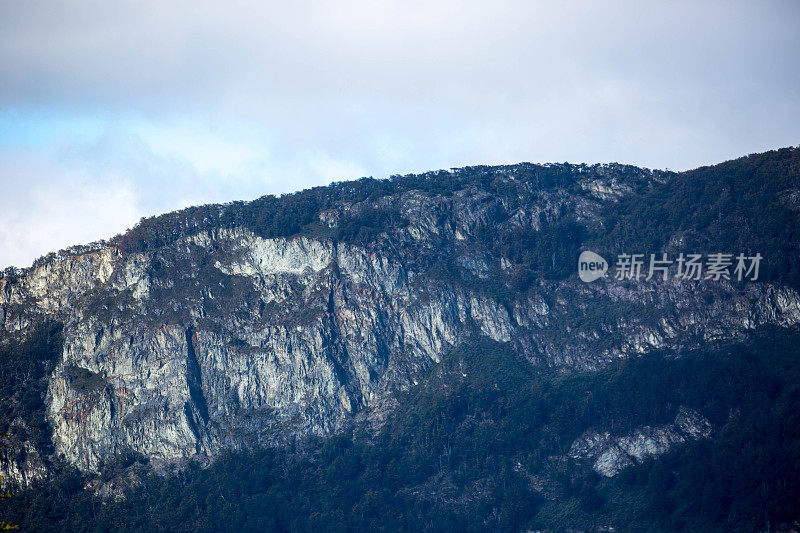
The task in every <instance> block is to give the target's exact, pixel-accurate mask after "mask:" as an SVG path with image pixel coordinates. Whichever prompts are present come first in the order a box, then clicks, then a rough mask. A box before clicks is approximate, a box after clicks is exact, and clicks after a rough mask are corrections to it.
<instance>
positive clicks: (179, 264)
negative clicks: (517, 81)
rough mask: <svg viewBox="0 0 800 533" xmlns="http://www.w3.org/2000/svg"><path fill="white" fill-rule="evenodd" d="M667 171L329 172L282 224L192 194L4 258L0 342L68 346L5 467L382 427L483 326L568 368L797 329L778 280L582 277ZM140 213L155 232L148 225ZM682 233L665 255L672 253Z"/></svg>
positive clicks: (602, 447) (620, 443)
mask: <svg viewBox="0 0 800 533" xmlns="http://www.w3.org/2000/svg"><path fill="white" fill-rule="evenodd" d="M793 157H794V156H793ZM475 176H477V178H476V177H475ZM677 179H679V175H675V174H671V173H667V172H653V171H649V170H644V169H637V168H634V167H627V166H622V165H595V166H584V165H553V166H536V165H518V166H509V167H475V168H470V169H460V170H454V171H452V172H439V173H431V174H429V175H425V176H422V177H419V176H415V177H405V178H399V177H398V178H394V179H393V180H390V181H389V182H387V183H392V184H394V186H392V187H390V186H389V185H381V184H380V183H377V185H376V184H374V183H372V182H371V181H370V182H369V183H365V182H355V183H351V184H337V185H334V186H332V187H331V188H329V189H321V190H314V191H313V193H314V195H315V198H324V201H317V202H316V203H315V204H314V205H313V206H312V207H311V208H304V209H305V210H304V211H303V212H296V213H289V215H288V216H289V217H290V219H291V220H300V221H301V222H302V225H300V226H298V227H294V226H293V227H290V229H288V230H285V229H280V230H276V231H273V228H274V225H275V224H276V223H274V219H273V225H272V226H269V227H268V228H265V227H264V225H263V222H259V221H258V219H257V220H256V222H253V221H252V219H250V218H248V217H247V216H244V215H241V216H240V214H241V213H246V214H251V213H252V212H258V209H260V207H259V205H260V204H258V201H257V202H254V203H253V204H228V205H224V206H206V207H204V208H202V209H203V210H202V211H187V212H182V213H178V214H174V215H169V217H172V218H161V219H154V220H151V221H143V223H142V225H140V227H139V228H135V229H134V230H132V231H131V232H129V233H128V234H126V235H123V236H120V237H117V238H115V239H113V240H111V241H109V242H107V243H98V244H94V245H91V246H88V247H80V248H74V249H69V250H65V251H62V252H59V253H58V254H51V255H50V256H47V257H45V258H42V259H40V260H39V261H37V262H36V263H35V264H34V265H33V266H32V267H31V268H28V269H23V270H14V269H9V270H7V271H6V272H5V273H4V276H3V278H0V331H1V332H2V336H3V339H4V341H3V342H6V343H12V342H21V341H20V339H24V338H25V336H26V335H27V332H28V331H30V330H31V328H32V327H33V325H34V324H36V323H37V322H39V321H41V320H44V319H47V320H51V321H55V322H57V323H59V324H61V325H62V327H63V330H62V336H63V344H62V345H61V351H60V354H58V357H57V360H55V361H54V364H53V365H52V368H48V371H47V374H46V376H45V378H46V380H47V387H46V396H45V397H44V400H45V413H46V420H47V423H48V426H49V428H50V430H51V433H50V435H51V437H50V438H51V440H52V452H47V451H44V450H40V449H38V448H37V446H38V445H37V444H35V443H33V442H30V441H28V440H25V439H24V438H22V439H20V438H17V440H16V441H14V440H13V439H10V438H9V439H10V440H9V439H7V444H8V446H9V447H10V448H9V449H8V450H7V452H8V453H7V461H5V462H4V463H3V464H4V474H5V475H6V477H7V479H13V480H15V481H16V482H18V483H20V484H23V485H24V484H27V483H29V482H30V481H31V480H33V479H37V478H40V477H42V476H45V475H46V473H47V464H48V461H50V460H51V459H52V460H56V458H62V459H64V460H66V461H67V462H68V463H71V464H74V465H76V466H77V467H78V468H80V469H82V470H85V471H98V470H99V469H100V467H101V465H102V464H103V463H104V462H106V461H109V460H111V459H113V458H114V457H115V456H117V455H119V454H121V453H124V452H129V451H133V452H138V453H141V454H143V455H144V456H146V457H148V458H150V459H151V460H153V461H154V462H158V461H165V462H170V461H175V460H180V459H185V458H191V457H213V456H215V455H216V454H218V453H219V452H220V451H222V450H225V449H239V448H243V447H252V446H265V445H276V444H280V443H283V442H287V441H289V440H292V439H293V438H295V437H297V436H302V435H308V434H316V435H329V434H332V433H335V432H337V431H339V430H341V429H342V428H344V427H347V426H348V425H350V424H353V423H362V422H365V421H366V422H370V423H372V424H378V425H379V424H380V422H381V420H382V419H383V418H384V417H385V416H386V414H387V413H388V412H391V410H392V409H393V406H394V405H395V403H396V402H397V397H398V396H397V394H396V393H397V392H398V391H404V390H409V389H412V388H413V387H415V386H416V385H417V383H418V381H419V380H420V379H421V377H420V376H422V375H424V374H425V373H426V372H427V371H429V370H430V369H431V368H432V367H434V366H435V365H437V364H438V363H439V362H440V360H441V359H442V358H443V357H445V356H446V354H447V353H448V352H449V351H450V350H452V349H453V348H454V347H456V346H458V345H460V344H463V343H466V342H470V340H471V339H475V338H477V337H488V338H489V339H492V340H493V341H496V342H499V343H506V344H508V345H509V346H511V347H513V349H514V350H515V351H516V352H517V353H519V354H522V355H523V356H524V357H525V358H526V359H527V360H528V361H529V363H530V364H531V365H534V366H537V367H541V368H550V369H554V370H556V371H559V372H564V373H567V372H571V371H575V370H581V371H591V370H597V369H601V368H604V367H605V366H606V365H608V364H609V363H610V362H613V361H615V360H618V359H620V358H628V357H634V356H638V355H640V354H644V353H647V352H651V351H654V350H666V351H673V352H678V351H680V350H684V349H691V348H695V347H698V346H701V345H706V344H708V343H715V342H726V341H737V340H742V339H744V338H746V337H747V336H748V335H749V334H750V333H751V332H753V331H756V330H759V329H762V328H765V327H778V328H784V329H793V328H796V326H797V325H798V323H799V322H800V294H798V291H797V290H796V289H795V288H794V286H793V285H792V284H790V283H786V282H784V281H782V280H780V279H762V280H759V281H758V282H743V283H737V282H734V281H729V280H724V279H723V280H699V281H696V280H684V279H676V278H675V277H674V276H673V278H672V279H670V280H667V281H664V280H660V279H659V278H654V279H652V280H649V281H646V280H644V279H636V280H617V279H615V278H614V277H611V276H610V277H606V278H604V279H600V280H598V281H596V282H593V283H591V284H585V283H583V282H581V281H580V280H579V279H578V276H577V267H576V261H577V253H578V252H579V251H580V249H583V248H585V247H586V246H588V245H591V244H592V242H593V241H592V238H594V239H595V240H594V242H595V243H600V244H599V245H602V244H603V241H602V240H601V239H600V238H599V237H592V236H593V235H594V236H597V235H602V234H604V232H605V231H606V230H607V229H610V227H611V225H612V221H611V219H610V218H609V212H610V211H609V210H610V209H614V206H619V205H621V202H624V201H626V199H631V198H636V197H638V196H641V195H645V194H649V192H648V191H653V190H660V189H659V188H663V187H668V186H669V185H670V184H671V183H673V182H674V181H675V180H677ZM441 183H447V184H448V185H447V186H446V187H445V188H444V189H443V190H439V189H437V186H432V185H431V184H441ZM359 187H360V188H361V189H363V188H367V189H368V190H367V191H366V192H365V193H363V194H361V195H360V196H359V194H355V193H352V192H351V191H350V189H353V190H356V189H359ZM381 187H384V188H385V190H384V189H381ZM334 192H335V193H336V194H334ZM292 198H294V199H297V196H295V197H286V198H277V199H275V198H272V199H269V202H270V204H269V205H281V202H283V203H284V204H287V205H292V206H294V204H291V202H292V201H293V200H292ZM231 213H238V214H237V215H236V216H232V215H231ZM248 216H249V215H248ZM176 220H177V222H176ZM153 226H156V227H161V228H162V229H161V233H159V234H158V235H157V238H149V237H142V236H141V233H142V232H143V230H144V229H146V228H149V227H153ZM681 231H683V230H682V229H681V228H676V231H675V232H674V233H673V234H672V235H667V236H665V239H664V240H665V243H666V245H665V247H664V248H662V249H664V250H668V251H670V250H677V249H679V248H676V247H678V244H676V243H680V242H681V241H680V239H681V237H682V236H684V233H681ZM140 237H141V240H142V241H146V242H145V244H143V245H140V244H138V243H139V242H140V240H137V239H140ZM598 239H600V240H598ZM131 243H134V244H131ZM641 243H642V245H646V244H647V242H646V241H641ZM660 250H661V249H658V250H656V249H637V250H633V251H634V252H644V253H649V252H656V251H660ZM599 251H601V252H603V250H599ZM689 251H694V250H689ZM725 251H728V250H725ZM739 251H740V250H730V252H731V253H735V252H739ZM767 252H769V250H764V253H767ZM681 413H682V417H683V418H680V419H678V420H676V421H675V423H674V424H673V425H672V426H669V427H666V426H665V427H658V428H644V429H637V430H635V431H634V432H632V433H631V434H629V435H617V436H616V437H615V436H611V435H609V434H608V433H603V429H602V428H597V432H595V433H591V434H587V435H586V436H585V437H584V438H583V440H582V441H580V443H579V442H576V443H575V445H574V446H573V450H572V455H573V456H574V457H576V458H592V460H594V461H596V462H595V463H594V464H595V466H594V468H595V469H597V470H598V471H599V472H602V473H604V474H605V475H610V474H612V473H614V472H616V471H618V470H619V469H621V468H623V467H624V466H625V465H626V464H629V463H631V461H635V460H639V459H640V457H639V456H641V457H645V456H648V455H655V454H656V452H659V453H660V452H662V451H665V450H666V449H668V448H669V447H670V446H672V445H675V444H680V443H681V442H683V441H685V440H686V439H689V438H696V437H698V435H699V436H700V437H702V435H705V434H707V433H706V431H707V430H706V428H705V426H704V424H703V422H702V421H700V422H698V420H702V418H701V415H699V414H687V412H685V411H681ZM686 420H691V421H692V423H691V424H689V423H688V422H686ZM25 423H26V421H25V420H17V421H15V422H14V423H13V424H12V425H11V426H10V428H9V430H8V432H9V434H13V433H14V432H15V429H14V428H15V427H19V426H20V425H24V424H25ZM15 424H16V425H15ZM701 426H702V427H701ZM698 428H700V429H698ZM698 432H699V433H698ZM18 433H19V432H18ZM695 433H696V435H695ZM615 438H616V440H614V439H615ZM39 448H41V446H39ZM650 448H653V449H652V450H651V449H650ZM9 450H11V451H9ZM20 450H25V452H24V453H21V452H20ZM48 454H49V455H48ZM612 456H613V457H612ZM48 457H50V459H48ZM632 458H633V459H632Z"/></svg>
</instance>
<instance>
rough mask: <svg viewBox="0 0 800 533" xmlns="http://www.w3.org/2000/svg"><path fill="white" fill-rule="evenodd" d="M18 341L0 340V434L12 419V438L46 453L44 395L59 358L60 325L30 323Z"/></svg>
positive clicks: (48, 440) (48, 436) (48, 442)
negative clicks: (28, 329) (28, 442)
mask: <svg viewBox="0 0 800 533" xmlns="http://www.w3.org/2000/svg"><path fill="white" fill-rule="evenodd" d="M31 331H32V332H31V334H30V335H28V336H27V337H26V338H25V339H24V340H23V341H22V342H19V341H18V340H17V339H12V338H8V337H3V338H0V433H4V434H5V433H8V432H9V428H10V427H11V425H12V423H13V422H14V421H15V420H22V421H24V422H25V425H24V427H20V426H19V425H17V427H15V429H14V432H13V433H14V435H15V436H16V437H17V438H18V439H19V440H28V439H30V440H31V441H32V442H35V443H36V444H37V446H38V447H39V448H40V449H43V450H50V449H51V448H52V443H51V440H50V429H49V427H48V425H47V422H46V420H45V414H44V408H45V405H44V395H45V392H46V391H47V377H48V376H49V374H50V372H51V371H52V370H53V367H54V365H55V363H56V361H57V360H58V357H59V356H60V355H61V326H60V325H59V324H56V323H53V322H43V323H38V324H34V325H33V326H32V327H31Z"/></svg>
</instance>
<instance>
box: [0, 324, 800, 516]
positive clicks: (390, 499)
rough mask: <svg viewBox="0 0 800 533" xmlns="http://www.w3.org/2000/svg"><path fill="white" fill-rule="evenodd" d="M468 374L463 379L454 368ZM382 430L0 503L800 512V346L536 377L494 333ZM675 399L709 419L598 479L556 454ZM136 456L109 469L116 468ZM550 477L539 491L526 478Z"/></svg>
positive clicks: (101, 510)
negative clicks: (681, 443) (703, 431)
mask: <svg viewBox="0 0 800 533" xmlns="http://www.w3.org/2000/svg"><path fill="white" fill-rule="evenodd" d="M463 374H466V377H464V376H463ZM403 400H404V401H402V402H401V405H402V406H403V407H402V408H401V409H400V410H399V411H398V412H396V413H395V414H394V415H393V416H392V417H391V418H390V420H389V421H388V423H387V425H386V426H385V427H384V428H383V430H381V431H380V432H379V434H378V435H377V436H368V435H364V434H359V433H357V434H355V435H352V436H337V437H333V438H330V439H327V440H319V441H312V442H306V443H297V444H296V445H295V446H294V447H292V448H289V449H287V450H260V451H252V452H243V453H231V454H228V455H226V456H224V457H223V458H221V459H220V460H218V461H217V462H215V463H214V464H213V465H212V466H211V467H209V468H207V469H200V468H199V467H197V466H194V465H190V466H189V467H188V469H186V470H184V471H182V472H179V473H176V474H174V475H171V476H166V477H162V476H159V475H156V474H150V475H144V477H143V480H142V482H141V485H137V486H134V488H133V489H132V490H130V491H129V493H128V495H127V498H126V499H125V501H123V502H118V503H113V502H107V503H105V504H101V503H100V501H99V500H98V499H96V498H95V497H93V496H92V495H91V494H90V493H89V492H87V491H84V490H82V487H83V484H84V483H85V480H84V479H82V477H81V476H80V475H79V474H77V473H76V472H74V471H70V470H66V469H65V470H62V471H61V473H60V474H59V475H58V476H57V477H56V479H55V480H54V485H53V486H52V487H48V488H47V489H44V488H42V489H40V490H32V491H29V492H26V493H22V494H19V495H17V496H16V497H14V498H12V499H10V500H5V501H3V502H2V503H0V513H2V514H0V516H2V517H3V519H5V520H6V521H9V522H13V523H20V524H21V525H22V526H23V527H24V528H26V529H29V530H37V531H40V530H50V531H65V530H71V531H82V530H86V531H95V530H97V531H126V530H147V531H153V530H156V531H157V530H163V531H198V530H252V531H256V530H265V529H266V530H276V531H310V530H318V531H347V530H387V531H394V530H411V531H421V530H439V531H441V530H447V531H484V530H501V531H519V530H522V529H523V528H526V527H554V528H558V527H588V528H592V527H594V526H600V525H610V524H614V525H617V526H618V527H622V528H623V529H625V530H631V531H675V530H694V531H731V530H740V531H751V530H753V529H760V528H763V529H766V528H767V527H768V526H769V525H771V526H772V527H775V526H777V525H779V524H780V523H782V522H787V521H790V520H792V519H794V518H796V517H797V515H798V512H800V501H799V499H800V460H799V459H798V458H800V414H799V413H798V412H797V409H796V406H797V402H798V401H799V400H800V345H799V344H798V342H797V337H796V336H794V335H786V334H784V333H779V332H770V333H765V334H764V335H763V337H762V338H760V339H758V340H756V341H754V342H752V343H749V344H748V345H744V346H741V345H740V346H736V347H730V348H725V349H721V350H714V351H707V352H701V353H691V354H685V355H684V356H682V357H677V358H670V357H663V356H662V355H659V354H654V355H651V356H646V357H644V358H642V359H638V360H629V361H625V362H622V363H620V364H618V365H617V366H615V367H613V368H609V369H608V370H605V371H602V372H596V373H586V374H576V375H571V376H556V375H552V374H548V373H539V372H535V371H534V370H532V369H531V367H530V365H529V364H527V363H526V362H524V361H519V360H518V359H517V358H516V357H515V356H514V354H512V353H509V352H508V351H506V350H505V349H504V348H503V346H501V345H497V344H492V343H489V342H485V343H481V344H479V345H477V346H471V347H469V348H464V349H461V350H458V351H456V352H454V353H452V354H450V356H449V357H447V358H446V359H445V360H444V361H443V363H442V365H441V366H440V367H438V368H437V369H435V370H434V371H433V372H432V373H431V375H430V376H429V377H428V379H427V381H426V382H425V383H423V384H422V386H421V387H420V388H419V389H417V390H415V391H413V392H412V393H410V394H409V396H408V397H407V398H404V399H403ZM679 405H687V406H690V407H693V408H697V409H699V410H700V411H702V412H703V413H705V414H706V415H707V416H708V417H709V419H710V420H711V421H712V423H713V424H714V426H715V428H716V429H715V432H714V435H713V437H712V438H711V439H710V440H700V441H697V442H696V443H693V444H689V445H687V446H685V447H683V448H679V449H677V450H676V451H675V452H673V453H671V454H669V455H667V456H666V457H665V458H664V457H662V458H660V459H659V460H654V461H648V462H646V463H644V464H642V465H640V466H638V467H634V468H632V469H629V470H627V471H625V472H624V473H623V474H620V475H619V476H618V477H617V478H614V479H612V480H606V479H602V478H600V477H599V476H598V475H597V474H595V473H593V472H591V471H588V470H587V469H585V468H579V467H577V466H576V465H575V464H574V463H572V462H571V460H569V459H565V460H554V459H553V457H554V456H557V455H562V454H564V453H565V452H566V450H567V449H568V448H569V445H570V444H571V442H572V441H573V439H574V438H576V437H577V436H579V435H580V434H581V433H582V432H583V431H584V430H585V429H586V428H587V427H592V426H597V427H606V428H612V431H613V432H615V433H620V434H623V433H625V432H626V431H628V430H629V429H630V428H632V427H634V426H636V425H639V424H644V423H649V424H653V425H655V424H658V423H662V422H666V421H669V420H671V419H672V418H673V417H674V414H675V410H676V409H677V406H679ZM136 461H141V459H138V458H136V457H133V456H130V457H125V458H122V459H120V462H119V464H117V465H110V466H109V467H108V470H109V472H111V473H113V472H114V471H115V469H116V471H120V469H123V468H125V467H129V466H130V465H131V464H132V463H134V462H136ZM532 475H535V476H537V477H538V478H540V479H541V480H542V483H543V485H544V487H545V490H544V491H543V492H544V494H548V495H550V496H551V497H552V499H548V498H546V497H543V496H542V495H540V494H539V493H537V492H535V491H534V490H532V489H531V481H532V478H531V476H532Z"/></svg>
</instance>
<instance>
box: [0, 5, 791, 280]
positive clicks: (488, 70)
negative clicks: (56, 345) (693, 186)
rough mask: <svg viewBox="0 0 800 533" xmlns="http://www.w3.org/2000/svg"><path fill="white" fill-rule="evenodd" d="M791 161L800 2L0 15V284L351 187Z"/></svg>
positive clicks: (100, 8) (21, 9)
mask: <svg viewBox="0 0 800 533" xmlns="http://www.w3.org/2000/svg"><path fill="white" fill-rule="evenodd" d="M797 144H800V2H796V1H785V2H770V1H759V2H752V1H748V2H737V1H733V0H732V1H721V0H720V1H702V0H692V1H687V2H681V1H672V2H661V1H659V2H644V1H641V0H639V1H635V2H634V1H632V2H614V1H604V2H533V1H530V0H527V1H526V0H522V1H503V0H492V1H482V2H472V1H464V2H431V1H430V0H427V1H423V2H416V1H414V0H402V1H396V2H395V1H392V0H388V1H380V2H378V1H345V2H325V1H316V2H306V1H302V0H300V1H291V2H286V1H283V2H259V3H258V4H256V3H249V2H237V1H231V0H226V1H225V2H216V3H211V2H204V1H202V0H192V1H178V2H165V1H164V0H159V1H149V0H137V1H135V2H133V1H130V2H120V1H115V0H98V1H64V2H39V1H34V0H31V1H24V2H21V1H18V0H0V268H2V267H5V266H8V265H12V264H13V265H16V266H27V265H29V264H30V262H31V261H32V260H33V259H34V258H36V257H37V256H39V255H42V254H44V253H46V252H48V251H51V250H57V249H59V248H63V247H66V246H69V245H72V244H77V243H82V242H89V241H92V240H96V239H100V238H108V237H111V236H113V235H114V234H116V233H119V232H121V231H124V230H125V229H126V228H128V227H130V226H132V225H133V224H135V223H136V221H137V220H138V219H139V218H140V217H142V216H146V215H152V214H157V213H161V212H165V211H169V210H172V209H176V208H180V207H184V206H187V205H191V204H199V203H206V202H224V201H230V200H236V199H251V198H255V197H257V196H260V195H263V194H267V193H274V194H278V193H283V192H289V191H295V190H298V189H302V188H306V187H309V186H313V185H319V184H325V183H329V182H330V181H334V180H342V179H348V178H358V177H361V176H375V177H385V176H389V175H391V174H405V173H408V172H416V171H424V170H430V169H439V168H451V167H457V166H464V165H469V164H492V163H515V162H520V161H532V162H548V161H557V162H562V161H569V162H587V163H591V162H609V161H619V162H626V163H633V164H637V165H643V166H647V167H651V168H671V169H674V170H680V169H688V168H692V167H695V166H699V165H702V164H708V163H714V162H719V161H723V160H726V159H730V158H733V157H737V156H740V155H745V154H747V153H752V152H758V151H763V150H767V149H771V148H777V147H782V146H790V145H797Z"/></svg>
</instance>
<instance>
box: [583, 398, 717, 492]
mask: <svg viewBox="0 0 800 533" xmlns="http://www.w3.org/2000/svg"><path fill="white" fill-rule="evenodd" d="M709 435H711V424H710V423H709V422H708V420H707V419H706V418H705V417H703V416H702V415H700V414H699V413H697V412H695V411H693V410H690V409H687V408H685V407H682V408H680V409H679V411H678V414H677V416H676V417H675V422H674V423H672V424H667V425H665V426H658V427H648V426H642V427H639V428H636V429H634V430H633V431H632V432H631V433H629V434H627V435H622V436H618V437H612V436H611V434H610V433H609V432H607V431H605V432H602V433H600V432H597V431H593V430H592V431H588V432H586V433H585V434H584V435H583V436H582V437H580V438H579V439H577V440H576V441H575V442H573V443H572V446H571V447H570V450H569V456H570V457H571V458H573V459H578V460H582V459H589V460H591V461H593V464H592V468H593V469H594V471H595V472H597V473H598V474H600V475H602V476H605V477H614V476H615V475H617V474H618V473H619V472H620V471H622V470H623V469H625V468H627V467H629V466H633V465H634V464H637V463H642V462H644V461H645V460H646V459H649V458H652V457H658V456H659V455H663V454H665V453H667V452H668V451H669V450H670V449H671V448H672V447H674V446H675V445H676V444H682V443H684V442H686V441H687V440H697V439H700V438H707V437H708V436H709Z"/></svg>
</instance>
